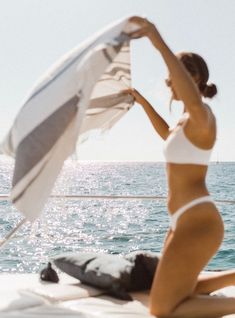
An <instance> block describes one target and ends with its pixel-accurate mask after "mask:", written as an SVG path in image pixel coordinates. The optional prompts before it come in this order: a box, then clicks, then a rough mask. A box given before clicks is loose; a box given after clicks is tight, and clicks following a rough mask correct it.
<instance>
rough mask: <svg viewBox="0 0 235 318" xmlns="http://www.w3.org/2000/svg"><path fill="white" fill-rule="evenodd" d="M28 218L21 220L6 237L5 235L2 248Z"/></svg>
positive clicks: (0, 245) (0, 246)
mask: <svg viewBox="0 0 235 318" xmlns="http://www.w3.org/2000/svg"><path fill="white" fill-rule="evenodd" d="M26 221H27V220H26V218H24V219H23V220H21V221H20V222H19V223H18V224H17V225H16V226H15V227H14V228H13V229H12V230H11V231H10V232H9V233H8V234H7V236H6V237H4V238H3V239H2V240H1V241H0V248H2V247H3V246H4V245H5V244H6V243H7V242H8V241H9V240H10V239H11V238H12V236H13V235H14V234H15V233H16V231H18V229H19V228H20V227H21V226H22V225H23V224H24V223H25V222H26Z"/></svg>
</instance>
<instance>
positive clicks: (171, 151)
mask: <svg viewBox="0 0 235 318" xmlns="http://www.w3.org/2000/svg"><path fill="white" fill-rule="evenodd" d="M184 116H187V117H188V116H189V114H188V113H186V114H185V115H184ZM184 126H185V123H184V124H183V125H181V126H179V127H178V128H177V129H176V130H174V131H173V132H172V133H171V134H170V135H169V136H168V138H167V139H166V141H165V145H164V155H165V158H166V162H169V163H178V164H195V165H206V166H207V165H208V163H209V160H210V155H211V152H212V149H213V148H211V149H209V150H205V149H201V148H198V147H197V146H195V145H194V144H192V143H191V141H189V140H188V138H187V137H186V136H185V133H184Z"/></svg>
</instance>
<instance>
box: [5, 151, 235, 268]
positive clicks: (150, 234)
mask: <svg viewBox="0 0 235 318" xmlns="http://www.w3.org/2000/svg"><path fill="white" fill-rule="evenodd" d="M164 167H165V164H164V163H157V162H78V161H75V160H68V161H66V163H65V165H64V168H63V170H62V172H61V174H60V176H59V177H58V179H57V182H56V184H55V187H54V189H53V194H59V195H61V196H62V197H60V198H50V199H49V201H48V203H47V205H46V207H45V209H44V212H43V214H42V217H41V218H40V220H38V221H37V222H36V223H35V224H34V225H33V226H31V224H29V223H26V224H25V225H23V226H22V228H20V229H19V231H18V232H17V233H16V235H15V236H14V237H13V238H12V239H11V240H10V241H9V242H8V243H7V244H6V245H5V246H4V247H3V248H2V249H1V250H0V272H11V273H26V272H38V271H39V270H40V269H42V268H43V267H44V266H45V264H46V263H47V262H48V260H50V259H51V258H53V256H55V255H58V254H60V253H62V252H66V251H69V252H71V251H74V252H75V251H76V252H85V251H93V252H94V251H95V252H97V253H98V252H105V253H113V254H117V253H121V254H123V253H128V252H130V251H134V250H149V251H153V252H160V251H161V248H162V244H163V241H164V237H165V233H166V231H167V228H168V225H169V221H168V215H167V208H166V200H165V199H164V197H166V194H167V185H166V175H165V169H164ZM12 173H13V161H12V160H9V159H6V157H2V158H1V159H0V193H1V194H8V193H9V192H10V187H11V177H12ZM234 175H235V163H211V164H210V166H209V171H208V176H207V184H208V188H209V190H210V192H211V195H212V197H213V198H214V199H215V200H225V201H234V202H235V179H234ZM63 195H85V196H89V195H91V196H93V195H94V196H96V195H100V196H158V197H163V198H162V199H158V200H143V199H131V200H127V199H125V198H123V199H110V198H109V199H78V198H72V199H67V198H63ZM234 202H218V204H217V206H218V208H219V210H220V211H221V215H222V217H223V220H224V223H225V237H224V241H223V243H222V245H221V247H220V249H219V251H218V253H217V254H216V255H215V256H214V257H213V259H212V260H211V261H210V262H209V264H208V265H207V267H206V269H207V270H217V269H229V268H234V264H235V203H234ZM21 219H22V216H21V214H20V213H19V212H18V211H17V210H16V209H15V208H14V207H13V206H12V204H10V203H9V202H7V201H4V200H1V201H0V224H1V227H0V237H1V238H3V237H4V236H5V235H6V234H7V233H8V232H9V231H10V230H11V229H12V228H13V227H14V226H15V225H16V224H17V223H18V222H19V221H20V220H21Z"/></svg>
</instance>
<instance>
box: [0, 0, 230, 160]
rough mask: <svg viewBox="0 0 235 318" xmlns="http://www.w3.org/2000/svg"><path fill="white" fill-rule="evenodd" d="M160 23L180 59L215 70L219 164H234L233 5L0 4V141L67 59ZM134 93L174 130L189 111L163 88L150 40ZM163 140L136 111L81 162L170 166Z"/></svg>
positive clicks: (139, 48)
mask: <svg viewBox="0 0 235 318" xmlns="http://www.w3.org/2000/svg"><path fill="white" fill-rule="evenodd" d="M131 15H142V16H145V17H147V18H148V19H149V20H150V21H152V22H153V23H155V24H156V26H157V27H158V29H159V31H160V33H161V34H162V36H163V38H164V39H165V41H166V42H167V44H168V45H169V46H170V48H171V49H172V50H173V51H174V52H179V51H193V52H196V53H199V54H200V55H202V56H203V57H204V58H205V60H206V61H207V63H208V66H209V70H210V79H209V81H210V82H213V83H215V84H216V85H217V87H218V91H219V93H218V96H216V97H215V98H213V99H212V100H208V101H207V103H208V104H209V105H210V106H211V107H212V109H213V111H214V113H215V115H216V118H217V126H218V136H217V142H216V146H215V149H214V152H213V154H212V161H217V160H219V161H235V147H234V142H233V140H235V93H234V89H235V54H234V52H235V40H234V39H235V23H234V17H235V1H234V0H190V1H189V0H116V1H114V0H85V1H83V0H82V1H80V0H0V48H1V58H0V140H2V139H3V138H4V136H5V135H6V134H7V132H8V130H9V128H10V127H11V125H12V122H13V120H14V118H15V116H16V114H17V112H18V111H19V109H20V108H21V106H22V101H23V99H24V98H25V95H27V93H28V92H29V91H30V89H31V87H32V86H33V85H34V83H35V82H36V81H37V79H38V78H39V77H40V76H41V75H42V74H43V73H45V71H46V70H47V69H48V68H49V67H50V66H51V65H52V64H54V62H55V61H56V60H57V59H58V58H60V57H61V56H62V55H63V54H65V53H66V52H68V51H69V50H71V49H72V48H73V47H75V46H77V45H79V43H80V42H82V41H83V40H85V39H86V38H88V37H89V36H91V35H92V34H94V33H95V32H96V31H97V30H99V29H101V28H103V27H105V26H106V25H107V24H109V23H111V22H114V21H115V20H117V19H120V18H122V17H125V16H131ZM131 52H132V53H131V62H132V75H133V80H132V86H133V87H134V88H136V89H138V90H139V91H140V92H141V93H142V94H143V95H144V96H145V97H146V98H147V99H148V100H149V101H150V103H151V104H152V105H153V107H154V108H155V109H156V111H158V112H159V113H160V115H161V116H162V117H163V118H164V119H165V120H166V121H167V122H168V123H169V125H170V126H173V125H174V124H175V123H176V122H177V120H178V119H179V116H180V115H181V112H182V105H181V104H180V103H178V102H175V103H174V104H173V105H172V112H170V111H169V107H168V105H169V98H170V92H169V91H168V90H167V88H166V87H165V84H164V80H165V78H166V77H167V68H166V66H165V65H164V63H163V60H162V58H161V56H160V54H159V52H157V51H156V49H154V48H153V46H152V45H151V43H150V42H149V40H148V39H146V38H143V39H139V40H133V41H132V43H131ZM162 148H163V141H162V140H161V139H160V137H159V136H158V135H157V134H156V132H155V131H154V129H153V128H152V126H151V124H150V122H149V120H148V118H147V116H146V114H145V113H144V111H143V109H142V107H141V106H140V105H138V104H135V105H134V107H133V108H132V109H131V110H130V111H129V112H128V114H127V115H125V116H124V117H123V118H122V119H121V120H120V121H119V122H118V123H117V124H116V125H115V126H114V127H113V128H112V129H111V130H110V131H109V132H107V133H105V134H102V135H95V136H94V137H93V138H91V139H90V140H88V141H87V142H85V143H83V144H81V145H80V146H79V147H78V149H77V156H78V158H79V159H80V160H92V161H93V160H99V161H111V160H112V161H164V157H163V154H162Z"/></svg>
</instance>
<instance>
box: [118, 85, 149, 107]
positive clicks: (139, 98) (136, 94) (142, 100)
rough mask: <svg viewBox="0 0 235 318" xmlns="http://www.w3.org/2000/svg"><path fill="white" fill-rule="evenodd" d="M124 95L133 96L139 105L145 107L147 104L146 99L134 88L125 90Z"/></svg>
mask: <svg viewBox="0 0 235 318" xmlns="http://www.w3.org/2000/svg"><path fill="white" fill-rule="evenodd" d="M123 93H125V94H130V95H132V96H133V97H134V99H135V101H136V102H137V103H138V104H141V105H143V104H144V103H146V102H147V101H146V99H145V98H144V97H143V96H142V95H141V94H140V93H139V92H138V91H137V90H136V89H134V88H128V89H126V90H124V91H123Z"/></svg>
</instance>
